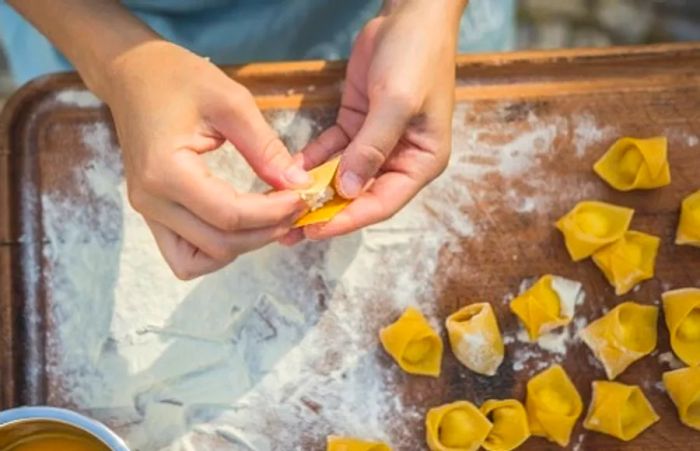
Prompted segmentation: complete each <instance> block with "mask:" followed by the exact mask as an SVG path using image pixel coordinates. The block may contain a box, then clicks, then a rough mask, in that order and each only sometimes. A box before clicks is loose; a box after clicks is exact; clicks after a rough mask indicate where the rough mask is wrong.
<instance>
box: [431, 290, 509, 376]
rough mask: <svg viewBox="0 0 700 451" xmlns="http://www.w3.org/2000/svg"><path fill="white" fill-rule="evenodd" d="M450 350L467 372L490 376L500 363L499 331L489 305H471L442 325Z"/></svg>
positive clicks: (501, 353)
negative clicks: (444, 327)
mask: <svg viewBox="0 0 700 451" xmlns="http://www.w3.org/2000/svg"><path fill="white" fill-rule="evenodd" d="M445 326H446V327H447V334H448V336H449V338H450V346H451V347H452V352H453V353H454V355H455V357H457V360H459V361H460V362H461V363H462V364H463V365H464V366H466V367H467V368H469V369H470V370H472V371H474V372H476V373H479V374H485V375H487V376H493V375H494V374H496V370H498V366H499V365H500V364H501V362H502V361H503V354H504V346H503V338H502V337H501V330H500V329H499V328H498V321H496V315H494V313H493V308H492V307H491V304H489V303H487V302H481V303H477V304H471V305H468V306H466V307H463V308H462V309H460V310H458V311H457V312H455V313H453V314H452V315H450V316H449V317H447V320H446V321H445Z"/></svg>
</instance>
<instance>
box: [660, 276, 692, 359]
mask: <svg viewBox="0 0 700 451" xmlns="http://www.w3.org/2000/svg"><path fill="white" fill-rule="evenodd" d="M661 297H662V298H663V304H664V315H665V317H666V326H667V327H668V332H669V334H670V336H671V349H673V352H674V353H675V354H676V355H677V356H678V358H679V359H681V360H682V361H683V362H684V363H685V364H686V365H688V366H696V365H700V288H681V289H678V290H673V291H667V292H665V293H663V294H662V295H661Z"/></svg>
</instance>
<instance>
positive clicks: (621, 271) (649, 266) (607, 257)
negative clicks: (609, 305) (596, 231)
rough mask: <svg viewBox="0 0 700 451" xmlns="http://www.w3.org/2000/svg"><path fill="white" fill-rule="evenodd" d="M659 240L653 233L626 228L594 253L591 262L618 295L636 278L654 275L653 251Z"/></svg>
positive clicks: (654, 260) (654, 254)
mask: <svg viewBox="0 0 700 451" xmlns="http://www.w3.org/2000/svg"><path fill="white" fill-rule="evenodd" d="M660 242H661V240H660V239H659V238H657V237H655V236H653V235H648V234H646V233H642V232H635V231H629V232H626V233H625V234H624V235H623V236H622V238H620V239H619V240H617V241H615V242H614V243H612V244H610V245H608V246H605V247H604V248H602V249H600V250H598V251H596V252H595V253H594V254H593V262H594V263H595V264H596V265H597V266H598V268H600V270H601V271H602V272H603V274H604V275H605V278H606V279H608V282H610V285H612V286H613V287H615V294H616V295H618V296H620V295H623V294H625V293H627V292H629V291H630V290H631V289H632V288H634V286H635V285H637V284H638V283H639V282H641V281H643V280H647V279H651V278H652V277H654V266H655V263H656V254H657V253H658V250H659V244H660Z"/></svg>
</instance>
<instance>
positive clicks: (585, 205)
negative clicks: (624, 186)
mask: <svg viewBox="0 0 700 451" xmlns="http://www.w3.org/2000/svg"><path fill="white" fill-rule="evenodd" d="M633 215H634V210H632V209H631V208H625V207H620V206H617V205H613V204H608V203H605V202H596V201H583V202H579V203H578V204H576V206H575V207H574V208H573V210H571V211H570V212H568V213H567V214H566V215H564V216H563V217H562V218H561V219H559V220H558V221H557V223H556V227H557V228H558V229H559V230H560V231H561V233H562V234H563V235H564V243H565V245H566V249H567V251H568V252H569V255H570V256H571V258H572V259H573V260H574V261H579V260H583V259H584V258H586V257H589V256H591V255H592V254H593V253H594V252H595V251H597V250H598V249H600V248H602V247H603V246H606V245H608V244H610V243H613V242H615V241H617V240H619V239H620V238H622V235H624V233H625V232H626V231H627V229H628V228H629V225H630V222H631V221H632V216H633Z"/></svg>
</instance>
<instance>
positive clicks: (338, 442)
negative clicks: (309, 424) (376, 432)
mask: <svg viewBox="0 0 700 451" xmlns="http://www.w3.org/2000/svg"><path fill="white" fill-rule="evenodd" d="M326 451H391V448H390V447H389V445H387V444H386V443H382V442H368V441H365V440H360V439H357V438H352V437H337V436H333V435H331V436H330V437H328V438H327V439H326Z"/></svg>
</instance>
